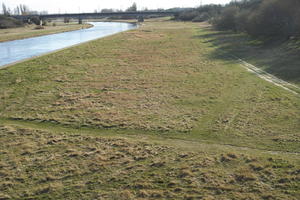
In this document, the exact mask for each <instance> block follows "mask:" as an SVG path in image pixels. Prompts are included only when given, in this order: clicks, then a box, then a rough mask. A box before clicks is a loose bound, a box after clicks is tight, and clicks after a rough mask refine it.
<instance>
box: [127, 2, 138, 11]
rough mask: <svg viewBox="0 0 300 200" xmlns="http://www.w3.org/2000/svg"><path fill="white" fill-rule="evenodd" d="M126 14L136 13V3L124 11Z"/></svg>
mask: <svg viewBox="0 0 300 200" xmlns="http://www.w3.org/2000/svg"><path fill="white" fill-rule="evenodd" d="M126 11H127V12H136V11H137V5H136V3H133V4H132V6H130V7H129V8H127V9H126Z"/></svg>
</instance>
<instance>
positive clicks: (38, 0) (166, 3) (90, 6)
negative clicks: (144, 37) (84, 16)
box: [0, 0, 231, 13]
mask: <svg viewBox="0 0 300 200" xmlns="http://www.w3.org/2000/svg"><path fill="white" fill-rule="evenodd" d="M230 1H231V0H202V4H203V5H204V4H211V3H214V4H226V3H229V2H230ZM134 2H136V3H137V6H138V9H144V8H148V9H156V8H165V9H166V8H173V7H197V6H199V5H200V4H201V0H0V3H1V4H2V3H4V4H5V5H6V6H7V7H9V8H11V9H12V10H13V8H15V7H16V6H17V5H19V4H25V5H27V6H28V7H29V8H30V10H36V11H48V12H49V13H81V12H94V11H95V10H98V11H100V10H101V9H103V8H114V9H121V10H125V9H126V8H128V7H129V6H131V5H132V4H133V3H134Z"/></svg>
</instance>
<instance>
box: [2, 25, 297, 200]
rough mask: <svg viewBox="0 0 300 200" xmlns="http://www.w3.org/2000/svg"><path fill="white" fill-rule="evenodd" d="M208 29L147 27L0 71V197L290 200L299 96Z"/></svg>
mask: <svg viewBox="0 0 300 200" xmlns="http://www.w3.org/2000/svg"><path fill="white" fill-rule="evenodd" d="M209 33H210V32H209V30H207V29H204V28H203V27H202V28H201V26H200V24H197V23H180V22H170V21H157V22H155V21H152V22H146V23H145V25H144V26H142V27H141V28H140V29H138V30H132V31H128V32H124V33H121V34H118V35H114V36H111V37H107V38H104V39H101V40H97V41H93V42H89V43H86V44H83V45H80V46H77V47H72V48H69V49H66V50H63V51H60V52H56V53H53V54H49V55H46V56H43V57H40V58H37V59H34V60H30V61H26V62H24V63H20V64H17V65H14V66H11V67H9V68H6V69H2V70H0V77H1V82H0V124H2V125H1V127H2V128H1V131H0V132H1V138H0V139H1V141H0V142H1V145H2V146H1V148H0V150H1V151H2V153H1V154H0V156H1V166H2V168H1V167H0V169H1V170H2V172H1V173H0V175H1V176H2V173H3V177H4V178H5V179H4V180H5V181H4V183H5V184H2V183H1V184H2V186H0V191H2V194H3V195H4V196H5V195H8V196H10V197H12V198H23V199H26V198H34V199H50V198H52V199H53V198H56V199H66V198H67V199H95V198H100V197H103V198H105V199H136V198H144V199H151V198H153V199H155V198H156V199H162V198H171V199H176V198H177V199H193V198H194V199H201V198H202V199H212V198H213V197H215V198H217V199H225V198H229V199H234V198H235V199H251V198H252V199H263V198H264V199H272V198H273V199H296V197H297V195H299V184H298V182H299V166H300V165H299V164H300V163H299V162H300V160H299V152H300V143H299V141H300V135H299V133H300V99H299V97H298V96H296V95H294V94H292V93H290V92H288V91H286V90H284V89H282V88H280V87H277V86H275V85H272V84H271V83H269V82H266V81H264V80H261V79H260V78H258V77H257V76H255V75H254V74H251V73H249V72H247V71H246V70H245V69H244V68H242V67H241V66H240V65H239V64H238V63H236V62H235V61H233V60H224V59H220V58H221V57H218V58H216V57H213V56H212V55H213V54H214V53H215V52H216V48H217V46H216V44H215V43H214V42H213V41H210V40H209V39H208V38H207V35H208V34H209ZM19 168H20V169H19ZM20 174H22V177H21V178H22V180H18V178H19V177H20ZM47 177H48V178H47ZM6 182H8V183H6ZM24 194H25V196H24ZM22 195H23V196H22Z"/></svg>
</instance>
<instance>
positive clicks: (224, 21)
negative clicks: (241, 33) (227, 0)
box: [213, 6, 239, 31]
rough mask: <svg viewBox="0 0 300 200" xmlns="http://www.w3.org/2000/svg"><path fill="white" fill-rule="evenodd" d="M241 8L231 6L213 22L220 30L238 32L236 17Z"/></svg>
mask: <svg viewBox="0 0 300 200" xmlns="http://www.w3.org/2000/svg"><path fill="white" fill-rule="evenodd" d="M238 12H239V8H238V7H236V6H230V7H226V8H224V10H223V11H222V13H221V15H220V16H218V17H216V18H215V19H214V20H213V25H214V26H215V27H216V28H217V29H218V30H234V31H236V30H237V26H236V19H235V16H236V15H237V14H238Z"/></svg>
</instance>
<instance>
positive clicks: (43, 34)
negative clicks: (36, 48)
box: [0, 23, 93, 44]
mask: <svg viewBox="0 0 300 200" xmlns="http://www.w3.org/2000/svg"><path fill="white" fill-rule="evenodd" d="M83 25H86V27H84V26H81V27H75V28H74V29H70V30H60V31H59V30H58V31H57V32H55V31H54V32H53V33H40V34H37V35H33V36H24V37H20V38H17V39H7V40H1V41H0V44H1V43H2V42H11V41H16V40H24V39H28V38H34V37H40V36H45V35H53V34H58V33H66V32H71V31H77V30H81V29H89V28H92V27H93V25H92V24H90V23H86V24H83Z"/></svg>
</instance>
